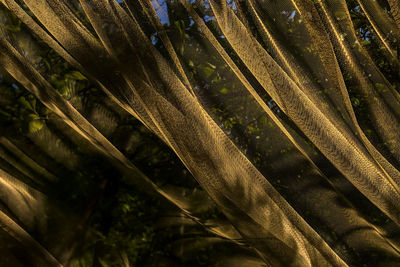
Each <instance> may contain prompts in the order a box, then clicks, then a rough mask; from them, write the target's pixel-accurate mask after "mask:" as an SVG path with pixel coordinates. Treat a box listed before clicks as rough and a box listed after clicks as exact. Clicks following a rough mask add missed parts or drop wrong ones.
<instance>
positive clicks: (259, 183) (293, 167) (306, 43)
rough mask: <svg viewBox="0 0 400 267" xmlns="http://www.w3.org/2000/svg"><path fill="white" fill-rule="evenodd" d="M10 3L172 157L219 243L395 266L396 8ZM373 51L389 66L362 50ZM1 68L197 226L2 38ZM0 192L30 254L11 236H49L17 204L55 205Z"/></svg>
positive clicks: (384, 4) (292, 3)
mask: <svg viewBox="0 0 400 267" xmlns="http://www.w3.org/2000/svg"><path fill="white" fill-rule="evenodd" d="M161 2H162V1H161ZM2 3H3V5H4V6H5V7H6V8H7V9H9V10H10V11H11V12H12V13H13V14H15V16H16V17H18V18H19V19H20V20H21V21H22V22H23V23H24V24H25V25H26V26H27V28H29V29H30V30H31V31H32V33H33V34H35V35H36V36H37V37H38V38H39V39H41V40H43V41H44V42H45V43H46V44H47V45H48V46H50V47H51V48H52V49H54V51H56V52H57V53H58V54H59V55H61V56H62V57H63V58H64V59H65V60H66V61H67V62H68V63H69V64H71V65H72V66H74V67H75V68H77V69H79V70H81V71H82V72H83V73H84V74H85V75H86V76H87V77H89V78H90V79H92V80H94V81H96V82H97V83H98V84H99V86H100V87H101V88H102V89H103V91H104V92H105V94H106V96H107V98H108V99H110V100H111V101H112V102H113V103H114V104H115V105H117V106H118V107H119V108H121V109H122V110H124V111H125V112H127V113H128V114H130V116H133V117H135V118H137V119H138V120H140V121H141V122H142V123H143V124H144V125H145V126H146V127H147V128H148V129H150V130H151V131H152V132H153V133H155V134H156V135H157V136H158V137H159V138H160V139H161V140H163V142H165V143H166V144H167V145H168V146H169V147H170V148H171V149H172V150H173V151H174V152H175V153H176V154H177V156H178V157H179V158H180V160H181V161H182V162H183V163H184V165H185V166H186V167H187V169H188V170H189V171H190V172H191V173H192V174H193V176H194V177H195V179H196V180H197V181H198V182H199V184H200V185H201V187H202V188H203V189H204V190H205V191H206V192H207V194H208V195H209V196H210V197H211V199H213V201H214V202H215V203H216V205H217V206H218V208H219V209H220V210H221V211H222V212H223V213H224V214H225V216H226V217H227V218H228V220H229V227H228V228H229V229H230V230H226V231H225V232H224V229H225V228H224V229H222V230H218V231H215V232H216V233H217V234H218V235H220V236H223V237H224V238H227V239H231V240H232V242H233V241H235V240H236V239H237V238H238V236H239V238H240V239H241V240H243V242H244V243H246V244H248V245H249V246H250V247H252V248H253V249H254V250H255V251H256V253H257V255H258V256H259V258H260V259H261V260H262V261H264V263H265V264H267V265H270V266H281V265H291V266H346V265H357V264H361V263H365V262H369V263H371V262H374V263H376V264H381V266H391V264H392V265H395V264H396V263H397V264H398V263H399V258H400V257H399V256H400V255H399V245H400V244H399V241H400V240H399V239H398V233H399V230H400V229H399V223H400V194H399V193H400V188H399V183H400V172H399V166H400V165H399V162H400V149H399V148H400V135H399V129H400V127H399V126H400V121H399V116H400V96H399V92H398V90H399V83H398V79H397V78H398V77H396V76H393V75H391V74H390V73H388V71H387V70H386V69H385V68H384V67H382V66H383V64H386V65H389V66H390V68H393V69H395V70H398V67H399V60H398V42H399V37H400V34H399V33H400V29H399V15H398V14H399V10H398V9H399V8H400V7H399V4H398V2H396V1H394V0H393V1H391V0H388V1H363V0H358V1H345V0H325V1H323V0H315V1H311V0H310V1H308V0H306V1H304V0H279V1H275V0H238V1H222V0H209V1H203V0H195V1H186V0H180V1H164V2H163V3H161V4H160V1H158V2H157V1H153V2H151V1H146V0H139V1H126V2H125V1H124V2H122V3H118V2H117V1H112V0H91V1H89V0H80V1H66V0H64V1H63V0H47V1H35V0H33V1H32V0H26V1H14V0H2ZM355 14H362V16H364V17H365V20H366V21H367V23H368V25H367V28H368V29H369V31H370V32H372V33H371V35H370V37H365V36H363V35H362V34H360V29H359V28H357V27H359V26H358V25H356V23H357V22H356V19H355V16H356V15H355ZM372 34H373V36H372ZM371 38H374V43H377V44H379V49H378V51H379V55H376V54H374V53H378V52H374V51H375V50H371V49H370V48H369V47H368V46H367V45H366V43H367V42H369V39H371ZM0 53H1V56H2V58H1V65H2V67H3V68H4V69H5V70H6V71H7V72H8V73H9V74H10V75H11V76H12V77H13V78H14V79H15V80H16V81H18V82H19V83H20V84H22V85H23V86H24V87H25V88H26V89H27V90H29V91H30V92H31V93H32V94H34V95H35V96H36V97H37V98H38V99H39V100H40V101H41V102H42V103H43V104H44V105H45V106H46V107H47V108H48V109H50V110H51V111H53V112H54V113H55V114H56V115H57V116H58V117H59V118H61V120H62V121H63V123H65V124H66V125H68V127H70V129H72V130H73V132H74V134H75V135H77V136H78V137H79V138H81V139H82V140H83V141H82V142H86V143H88V146H90V147H91V149H93V150H95V151H98V152H99V153H101V154H102V155H104V156H106V157H107V158H108V159H109V160H111V161H112V162H114V163H115V164H116V165H118V166H119V168H120V169H121V170H122V171H123V172H124V173H125V174H127V175H128V176H131V177H132V180H134V183H136V184H137V185H138V186H141V187H143V190H146V191H149V192H153V193H154V194H156V195H160V196H162V197H163V198H164V199H166V200H167V201H169V202H171V203H173V204H174V205H175V206H177V207H178V208H179V209H182V210H185V212H187V213H188V214H190V206H188V205H185V204H184V200H180V199H179V198H178V197H177V196H175V195H174V191H173V190H167V189H166V188H160V187H158V186H157V185H156V184H155V183H154V182H153V181H152V180H151V179H149V178H148V177H146V176H145V175H143V174H142V173H141V172H140V170H138V169H137V168H136V167H135V166H134V165H133V164H132V162H130V161H129V160H128V159H127V158H126V156H125V155H124V153H122V152H121V151H120V150H119V149H118V148H116V146H114V144H113V143H112V142H110V140H108V138H107V132H104V131H103V132H101V131H100V128H101V127H103V128H104V127H105V128H106V129H107V127H106V126H101V125H98V124H99V123H100V124H101V121H100V122H99V123H98V124H97V125H95V124H96V123H95V122H93V119H90V118H88V117H87V116H86V115H85V114H83V113H82V112H80V110H79V107H77V106H76V105H74V103H73V101H71V100H70V99H66V98H65V97H63V96H62V95H60V94H59V93H58V92H56V91H55V90H54V89H53V88H52V85H51V84H50V83H49V81H47V80H46V78H45V77H44V74H43V73H41V72H40V70H38V69H37V68H35V62H34V61H35V59H32V58H29V57H27V56H26V53H24V52H23V48H21V47H18V44H17V43H16V42H15V41H14V40H12V39H11V38H9V36H8V35H7V33H6V32H5V31H4V30H3V31H2V33H1V39H0ZM382 62H383V63H382ZM397 72H398V71H397ZM105 116H106V117H107V115H105ZM102 118H104V116H102ZM107 125H112V122H111V123H107ZM4 140H5V139H4ZM4 142H6V144H9V145H10V143H7V142H8V141H7V140H5V141H4ZM59 156H60V157H62V156H64V157H65V155H59ZM71 164H73V163H71ZM71 168H72V167H71ZM40 171H41V172H42V173H45V170H41V169H40ZM45 174H46V175H47V176H51V175H50V174H47V173H45ZM0 176H1V178H2V180H1V183H3V184H4V185H3V184H2V187H1V188H2V190H7V192H10V193H8V194H10V196H9V197H8V199H10V201H9V202H6V205H7V206H9V207H11V208H10V209H11V210H20V213H21V214H20V215H19V214H16V215H15V216H16V217H18V219H14V220H13V219H11V218H14V217H13V216H12V215H9V216H7V215H6V214H3V215H1V214H0V216H1V217H2V219H1V222H2V224H4V225H5V226H4V228H5V229H8V230H7V231H8V232H10V233H11V235H12V236H16V239H17V240H20V241H21V240H23V241H22V243H24V242H35V241H32V240H31V237H28V235H26V231H28V232H29V231H32V230H31V229H29V228H27V229H23V228H24V227H21V224H18V223H17V222H18V220H21V221H27V222H28V223H27V225H29V224H40V222H35V223H33V222H30V223H29V220H32V218H34V217H35V216H36V215H32V216H29V215H28V214H26V213H24V212H23V210H24V209H26V208H27V207H18V203H19V202H18V199H19V198H21V197H30V198H32V199H33V200H32V201H29V203H30V205H39V204H37V203H41V202H45V200H43V199H42V197H41V196H39V195H37V194H36V193H35V192H33V191H32V192H31V191H30V190H28V189H24V186H22V185H20V184H19V183H18V182H17V180H18V179H12V178H10V177H9V174H7V173H3V174H2V173H0ZM8 188H10V189H8ZM16 192H18V194H17V193H16ZM13 205H14V206H15V205H17V207H15V208H13V207H14V206H13ZM37 210H40V209H37ZM371 214H372V215H371ZM24 216H25V217H24ZM371 216H375V217H377V218H379V220H378V219H373V218H371ZM19 217H20V218H19ZM193 219H194V220H195V218H193ZM25 240H26V241H25ZM35 244H36V243H35ZM36 245H37V244H36ZM49 246H50V243H49ZM37 249H38V253H42V254H43V255H42V256H38V257H39V258H43V257H44V258H45V259H47V260H48V262H52V264H53V263H54V262H58V261H57V260H56V259H55V257H54V256H53V255H51V253H50V252H49V251H48V250H47V249H45V248H43V247H42V246H39V245H37ZM49 249H50V251H51V250H52V249H51V248H49ZM53 251H57V250H53ZM58 260H60V261H62V259H58Z"/></svg>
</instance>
